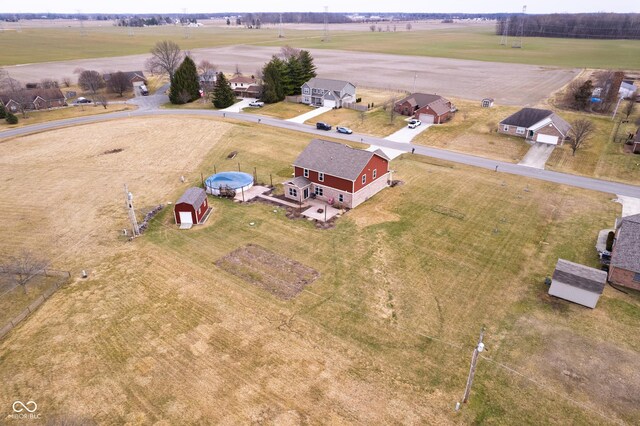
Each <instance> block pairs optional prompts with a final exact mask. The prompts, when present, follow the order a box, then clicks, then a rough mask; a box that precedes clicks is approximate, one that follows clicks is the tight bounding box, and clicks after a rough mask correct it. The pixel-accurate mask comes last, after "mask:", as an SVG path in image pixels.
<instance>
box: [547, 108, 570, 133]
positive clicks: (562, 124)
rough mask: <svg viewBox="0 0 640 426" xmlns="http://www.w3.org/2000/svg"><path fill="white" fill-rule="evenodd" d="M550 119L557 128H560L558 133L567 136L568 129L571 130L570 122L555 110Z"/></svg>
mask: <svg viewBox="0 0 640 426" xmlns="http://www.w3.org/2000/svg"><path fill="white" fill-rule="evenodd" d="M551 121H553V124H555V126H556V127H557V128H558V130H560V133H562V134H563V135H564V136H567V133H569V130H571V124H569V123H567V122H566V121H565V120H564V119H563V118H562V117H560V116H559V115H558V114H556V113H555V112H554V113H553V115H552V116H551Z"/></svg>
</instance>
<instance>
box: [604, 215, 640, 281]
mask: <svg viewBox="0 0 640 426" xmlns="http://www.w3.org/2000/svg"><path fill="white" fill-rule="evenodd" d="M611 266H615V267H616V268H622V269H626V270H627V271H633V272H640V214H635V215H633V216H627V217H623V218H622V224H621V225H620V228H619V229H618V233H617V235H616V242H615V245H614V246H613V254H612V255H611Z"/></svg>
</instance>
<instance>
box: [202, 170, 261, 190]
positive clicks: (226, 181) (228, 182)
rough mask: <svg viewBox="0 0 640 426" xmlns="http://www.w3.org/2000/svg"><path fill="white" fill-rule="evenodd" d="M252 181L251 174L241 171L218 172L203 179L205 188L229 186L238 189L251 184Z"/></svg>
mask: <svg viewBox="0 0 640 426" xmlns="http://www.w3.org/2000/svg"><path fill="white" fill-rule="evenodd" d="M252 183H253V176H251V175H250V174H248V173H242V172H220V173H216V174H215V175H211V176H209V177H208V178H207V180H206V181H205V186H206V187H207V188H212V189H219V188H231V189H240V188H242V187H246V186H247V185H251V184H252Z"/></svg>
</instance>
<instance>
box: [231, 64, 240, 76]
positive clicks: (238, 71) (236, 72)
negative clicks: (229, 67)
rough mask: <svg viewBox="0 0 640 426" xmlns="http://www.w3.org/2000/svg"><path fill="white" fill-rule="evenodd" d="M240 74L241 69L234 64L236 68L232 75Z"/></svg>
mask: <svg viewBox="0 0 640 426" xmlns="http://www.w3.org/2000/svg"><path fill="white" fill-rule="evenodd" d="M240 75H242V71H241V70H240V66H239V65H238V64H236V70H235V71H234V73H233V76H234V77H238V76H240Z"/></svg>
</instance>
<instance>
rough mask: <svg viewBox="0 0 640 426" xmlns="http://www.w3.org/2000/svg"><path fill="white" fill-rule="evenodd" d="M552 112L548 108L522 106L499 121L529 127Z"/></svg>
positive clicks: (509, 124)
mask: <svg viewBox="0 0 640 426" xmlns="http://www.w3.org/2000/svg"><path fill="white" fill-rule="evenodd" d="M552 114H553V111H551V110H548V109H538V108H522V109H521V110H520V111H518V112H516V113H515V114H512V115H510V116H509V117H507V118H505V119H504V120H502V121H501V122H500V124H506V125H508V126H518V127H527V128H528V127H531V126H533V125H534V124H536V123H538V122H540V121H542V120H544V119H545V118H547V117H549V116H550V115H552Z"/></svg>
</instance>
